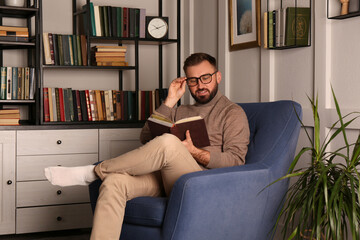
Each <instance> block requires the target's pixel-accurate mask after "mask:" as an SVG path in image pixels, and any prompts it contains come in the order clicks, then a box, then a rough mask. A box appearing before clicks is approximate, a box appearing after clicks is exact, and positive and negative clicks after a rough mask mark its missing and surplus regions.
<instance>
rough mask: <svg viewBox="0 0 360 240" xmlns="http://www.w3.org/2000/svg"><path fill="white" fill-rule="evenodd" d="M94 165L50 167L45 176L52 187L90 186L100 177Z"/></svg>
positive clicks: (46, 169)
mask: <svg viewBox="0 0 360 240" xmlns="http://www.w3.org/2000/svg"><path fill="white" fill-rule="evenodd" d="M94 168H95V166H94V165H87V166H80V167H48V168H45V176H46V178H47V179H48V180H49V182H50V183H51V184H52V185H57V186H61V187H66V186H74V185H89V184H90V183H92V182H93V181H95V180H96V179H98V177H97V176H96V174H95V171H94Z"/></svg>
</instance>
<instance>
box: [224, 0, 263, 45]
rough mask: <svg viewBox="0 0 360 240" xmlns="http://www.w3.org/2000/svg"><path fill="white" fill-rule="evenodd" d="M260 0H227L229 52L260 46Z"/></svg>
mask: <svg viewBox="0 0 360 240" xmlns="http://www.w3.org/2000/svg"><path fill="white" fill-rule="evenodd" d="M260 21H261V19H260V0H229V27H230V31H229V32H230V51H234V50H241V49H247V48H253V47H259V46H260V45H261V38H260V31H261V29H260Z"/></svg>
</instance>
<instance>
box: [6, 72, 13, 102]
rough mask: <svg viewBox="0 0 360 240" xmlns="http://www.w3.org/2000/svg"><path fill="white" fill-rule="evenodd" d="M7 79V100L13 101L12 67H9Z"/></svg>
mask: <svg viewBox="0 0 360 240" xmlns="http://www.w3.org/2000/svg"><path fill="white" fill-rule="evenodd" d="M6 75H7V78H6V99H7V100H11V95H12V89H11V88H12V67H7V72H6Z"/></svg>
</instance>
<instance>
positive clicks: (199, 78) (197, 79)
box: [186, 70, 218, 87]
mask: <svg viewBox="0 0 360 240" xmlns="http://www.w3.org/2000/svg"><path fill="white" fill-rule="evenodd" d="M217 72H218V70H216V71H215V72H214V73H207V74H204V75H201V76H200V77H190V78H187V79H186V83H187V85H188V86H189V87H195V86H197V85H199V81H200V82H201V83H202V84H209V83H211V82H212V77H213V75H214V74H216V73H217ZM207 75H210V77H211V80H210V82H208V83H204V82H203V80H201V78H202V77H204V76H207ZM189 79H196V84H195V85H189Z"/></svg>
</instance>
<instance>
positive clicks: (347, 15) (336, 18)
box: [326, 0, 360, 20]
mask: <svg viewBox="0 0 360 240" xmlns="http://www.w3.org/2000/svg"><path fill="white" fill-rule="evenodd" d="M326 11H327V12H326V14H327V18H328V19H334V20H344V19H348V18H353V17H359V16H360V0H359V3H358V10H357V11H354V12H349V13H348V14H345V15H337V16H331V17H330V16H329V0H327V5H326Z"/></svg>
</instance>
